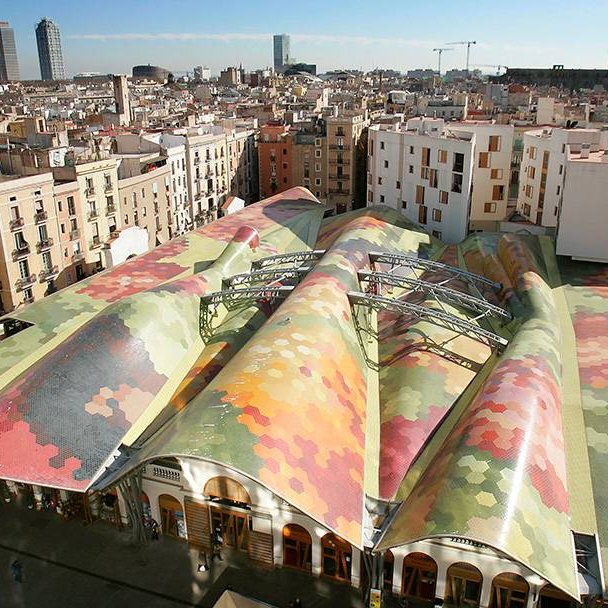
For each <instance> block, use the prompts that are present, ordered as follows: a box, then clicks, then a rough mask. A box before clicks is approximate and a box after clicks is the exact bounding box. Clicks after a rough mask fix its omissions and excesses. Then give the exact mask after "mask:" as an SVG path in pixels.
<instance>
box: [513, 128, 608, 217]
mask: <svg viewBox="0 0 608 608" xmlns="http://www.w3.org/2000/svg"><path fill="white" fill-rule="evenodd" d="M601 139H602V135H601V133H600V131H598V130H596V129H559V128H555V129H554V128H550V127H548V128H544V129H536V130H533V131H527V132H526V133H525V134H524V150H523V157H522V162H521V167H520V173H519V194H518V197H517V211H518V212H519V213H520V214H521V215H523V216H524V217H525V218H526V219H527V220H529V221H530V222H532V223H533V224H536V225H538V226H543V227H545V228H556V227H557V224H558V214H559V206H560V200H561V198H562V195H563V188H564V177H565V169H566V160H567V153H568V146H569V145H570V146H572V147H573V149H575V150H577V149H580V146H581V145H582V144H589V145H590V146H591V149H592V150H599V149H600V140H601Z"/></svg>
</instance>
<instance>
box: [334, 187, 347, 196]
mask: <svg viewBox="0 0 608 608" xmlns="http://www.w3.org/2000/svg"><path fill="white" fill-rule="evenodd" d="M329 193H330V194H345V195H349V194H350V191H349V190H340V189H338V188H330V189H329Z"/></svg>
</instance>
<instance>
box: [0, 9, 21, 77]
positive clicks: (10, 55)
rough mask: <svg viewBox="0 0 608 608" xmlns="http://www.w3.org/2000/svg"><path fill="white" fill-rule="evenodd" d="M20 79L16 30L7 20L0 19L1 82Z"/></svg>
mask: <svg viewBox="0 0 608 608" xmlns="http://www.w3.org/2000/svg"><path fill="white" fill-rule="evenodd" d="M7 80H19V63H18V62H17V47H16V46H15V32H13V28H11V27H9V25H8V22H7V21H0V82H6V81H7Z"/></svg>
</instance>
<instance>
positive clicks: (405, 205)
mask: <svg viewBox="0 0 608 608" xmlns="http://www.w3.org/2000/svg"><path fill="white" fill-rule="evenodd" d="M401 209H407V201H401Z"/></svg>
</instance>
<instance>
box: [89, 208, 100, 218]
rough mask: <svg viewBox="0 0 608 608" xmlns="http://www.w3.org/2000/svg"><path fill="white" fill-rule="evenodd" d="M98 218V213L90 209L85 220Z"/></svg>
mask: <svg viewBox="0 0 608 608" xmlns="http://www.w3.org/2000/svg"><path fill="white" fill-rule="evenodd" d="M98 217H99V215H98V213H97V209H91V210H90V211H89V212H88V213H87V219H88V220H96V219H97V218H98Z"/></svg>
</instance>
